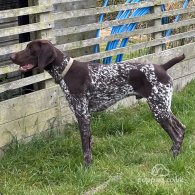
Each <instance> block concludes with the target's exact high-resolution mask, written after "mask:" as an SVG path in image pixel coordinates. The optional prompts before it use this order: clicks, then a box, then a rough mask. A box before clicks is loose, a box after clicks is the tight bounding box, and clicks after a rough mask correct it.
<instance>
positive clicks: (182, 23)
mask: <svg viewBox="0 0 195 195" xmlns="http://www.w3.org/2000/svg"><path fill="white" fill-rule="evenodd" d="M192 24H195V18H194V19H190V20H184V21H180V22H175V23H172V24H164V25H159V26H155V27H149V28H144V29H137V30H133V31H131V32H125V33H121V34H114V35H109V36H106V37H100V38H92V39H87V40H81V41H76V42H71V43H66V44H62V45H58V46H57V47H58V49H60V50H62V51H68V50H72V49H77V48H82V47H87V46H91V45H95V44H101V43H104V42H108V41H114V40H118V39H123V38H126V37H130V36H135V35H136V36H137V35H146V34H150V33H155V32H161V31H165V30H169V29H170V28H171V29H176V28H179V27H183V26H189V25H192Z"/></svg>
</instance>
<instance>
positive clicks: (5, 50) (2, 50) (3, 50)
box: [0, 37, 52, 56]
mask: <svg viewBox="0 0 195 195" xmlns="http://www.w3.org/2000/svg"><path fill="white" fill-rule="evenodd" d="M47 40H49V41H51V42H52V38H51V37H48V38H47ZM29 42H30V41H29ZM29 42H25V43H18V44H13V45H8V46H4V47H0V56H1V55H6V54H11V53H14V52H18V51H21V50H23V49H25V48H26V45H27V44H28V43H29Z"/></svg>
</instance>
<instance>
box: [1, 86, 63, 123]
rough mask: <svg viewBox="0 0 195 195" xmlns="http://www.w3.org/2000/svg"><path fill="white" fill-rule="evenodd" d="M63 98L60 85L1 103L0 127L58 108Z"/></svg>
mask: <svg viewBox="0 0 195 195" xmlns="http://www.w3.org/2000/svg"><path fill="white" fill-rule="evenodd" d="M60 96H63V93H62V92H61V89H60V87H59V86H58V85H55V86H54V87H51V88H47V89H43V90H39V91H36V92H33V93H30V94H26V95H22V96H19V97H16V98H13V99H10V100H6V101H3V102H0V108H1V115H0V125H2V124H4V123H8V122H10V121H13V120H17V119H19V118H23V117H26V116H29V115H32V114H35V113H38V112H41V111H43V110H48V109H50V108H53V107H56V106H58V104H59V98H60Z"/></svg>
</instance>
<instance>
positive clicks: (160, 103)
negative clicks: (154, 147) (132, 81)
mask: <svg viewBox="0 0 195 195" xmlns="http://www.w3.org/2000/svg"><path fill="white" fill-rule="evenodd" d="M171 99H172V84H171V83H168V84H167V85H161V87H160V88H159V87H156V86H154V87H153V88H152V92H151V95H150V96H149V97H148V98H147V100H148V104H149V106H150V109H151V111H152V113H153V115H154V117H155V119H156V120H157V122H158V123H159V124H160V125H161V127H162V128H163V129H164V130H165V131H166V132H167V134H168V135H169V137H170V138H171V140H172V141H173V146H172V148H171V149H172V152H173V156H174V157H175V156H176V155H178V154H179V152H180V149H181V145H182V141H183V138H184V133H185V126H184V125H183V124H182V123H181V122H179V120H178V119H177V118H176V117H175V116H174V115H173V114H172V112H171V109H170V107H171Z"/></svg>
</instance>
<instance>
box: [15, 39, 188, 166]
mask: <svg viewBox="0 0 195 195" xmlns="http://www.w3.org/2000/svg"><path fill="white" fill-rule="evenodd" d="M184 58H185V56H184V55H181V56H179V57H176V58H174V59H172V60H170V61H169V62H167V63H165V64H163V65H161V66H159V65H155V64H152V63H148V64H141V63H132V62H122V63H118V64H111V65H103V64H98V63H93V62H86V63H83V62H78V61H76V60H73V59H72V58H70V57H69V56H67V55H66V54H63V53H62V52H61V51H59V50H58V49H57V48H55V47H54V46H53V45H52V44H51V43H50V42H49V41H46V40H36V41H32V42H31V43H29V44H28V45H27V47H26V49H24V50H22V51H20V52H18V53H14V54H12V55H11V59H12V61H13V62H14V63H16V64H18V65H20V70H21V71H23V72H26V71H28V70H31V69H33V68H35V67H39V68H41V69H45V70H47V71H48V72H49V73H50V74H51V75H52V77H53V78H54V79H55V81H56V82H57V83H59V85H60V87H61V89H62V91H63V92H64V94H65V97H66V99H67V101H68V102H69V105H70V107H71V109H72V111H73V112H74V114H75V116H76V118H77V120H78V124H79V128H80V135H81V140H82V148H83V153H84V164H85V166H89V164H90V163H91V160H92V155H91V134H90V116H91V115H90V113H91V112H95V111H102V110H104V109H106V108H108V107H109V106H111V105H113V104H114V103H116V102H117V101H119V100H121V99H123V98H125V97H128V96H131V95H136V96H137V97H139V98H142V97H143V98H146V99H147V102H148V104H149V106H150V109H151V111H152V113H153V115H154V118H155V119H156V120H157V122H158V123H159V124H160V125H161V126H162V128H163V129H164V130H165V131H166V132H167V133H168V135H169V136H170V138H171V140H172V141H173V146H172V152H173V155H174V156H176V155H177V154H178V153H179V152H180V148H181V144H182V141H183V137H184V130H185V126H184V125H183V124H182V123H180V122H179V121H178V119H177V118H176V117H175V116H174V115H173V114H172V112H171V108H170V107H171V98H172V92H173V83H172V79H171V77H170V76H169V75H168V74H167V73H166V70H168V69H169V68H171V67H172V66H173V65H174V64H176V63H178V62H180V61H181V60H183V59H184Z"/></svg>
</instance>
